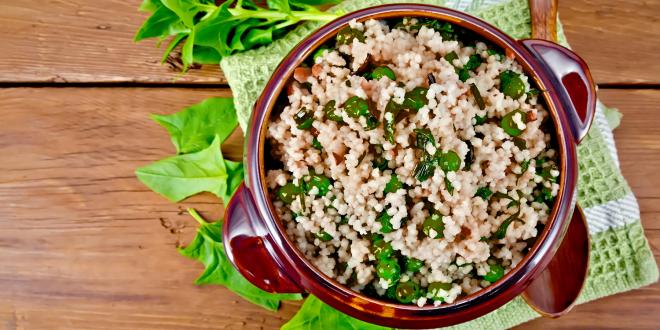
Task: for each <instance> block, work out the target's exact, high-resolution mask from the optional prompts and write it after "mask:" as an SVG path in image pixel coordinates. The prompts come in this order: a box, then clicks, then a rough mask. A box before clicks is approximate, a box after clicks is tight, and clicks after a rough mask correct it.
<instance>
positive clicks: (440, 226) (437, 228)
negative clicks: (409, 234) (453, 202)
mask: <svg viewBox="0 0 660 330" xmlns="http://www.w3.org/2000/svg"><path fill="white" fill-rule="evenodd" d="M444 230H445V224H444V223H443V222H442V214H440V213H436V212H433V214H431V216H430V217H428V218H426V219H425V220H424V223H422V232H424V235H426V236H428V237H430V238H442V237H444V236H445V235H444Z"/></svg>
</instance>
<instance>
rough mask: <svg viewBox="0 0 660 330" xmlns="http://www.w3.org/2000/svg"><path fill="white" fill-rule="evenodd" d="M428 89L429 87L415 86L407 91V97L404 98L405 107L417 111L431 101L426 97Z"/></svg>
mask: <svg viewBox="0 0 660 330" xmlns="http://www.w3.org/2000/svg"><path fill="white" fill-rule="evenodd" d="M428 91H429V89H428V88H424V87H415V88H414V89H413V90H411V91H410V92H408V93H406V95H405V98H404V99H403V107H404V108H406V109H408V110H412V111H415V112H416V111H418V110H419V109H421V108H422V107H423V106H425V105H427V104H428V103H429V100H428V99H427V98H426V94H427V93H428Z"/></svg>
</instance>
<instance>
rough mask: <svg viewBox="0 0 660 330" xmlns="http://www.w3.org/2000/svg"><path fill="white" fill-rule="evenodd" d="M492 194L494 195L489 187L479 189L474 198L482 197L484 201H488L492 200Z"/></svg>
mask: <svg viewBox="0 0 660 330" xmlns="http://www.w3.org/2000/svg"><path fill="white" fill-rule="evenodd" d="M492 194H493V192H492V191H491V190H490V188H488V187H479V189H477V192H476V193H475V194H474V196H475V197H476V196H479V197H481V198H483V199H484V200H486V201H487V200H488V199H489V198H490V195H492Z"/></svg>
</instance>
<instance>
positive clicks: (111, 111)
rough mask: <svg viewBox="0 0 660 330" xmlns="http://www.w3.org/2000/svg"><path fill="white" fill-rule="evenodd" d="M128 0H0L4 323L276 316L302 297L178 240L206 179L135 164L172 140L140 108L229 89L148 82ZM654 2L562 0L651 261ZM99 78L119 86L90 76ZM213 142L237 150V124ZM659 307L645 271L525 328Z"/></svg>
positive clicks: (652, 311)
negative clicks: (153, 179)
mask: <svg viewBox="0 0 660 330" xmlns="http://www.w3.org/2000/svg"><path fill="white" fill-rule="evenodd" d="M138 2H139V1H136V0H134V1H128V2H123V1H116V0H113V1H89V0H86V1H85V0H68V1H64V0H62V1H55V0H53V1H38V2H37V1H18V0H7V1H3V2H2V3H0V26H2V27H3V32H4V33H3V34H2V35H0V41H2V42H1V43H0V44H2V45H3V48H2V51H1V52H0V59H1V61H0V154H1V155H3V156H2V157H1V158H0V214H1V216H0V329H127V330H128V329H131V330H132V329H193V328H194V329H205V328H209V329H237V328H249V329H275V328H277V327H279V325H281V324H282V323H283V322H285V321H286V320H287V319H289V318H290V317H291V315H293V314H294V313H295V311H296V309H297V306H298V303H285V304H284V306H283V308H282V309H281V310H280V311H279V312H277V313H273V312H268V311H264V310H262V309H260V308H259V307H256V306H253V305H251V304H250V303H247V302H245V301H243V300H242V299H240V298H238V297H236V296H235V295H234V294H232V293H231V292H229V291H227V290H226V289H224V288H221V287H216V286H211V287H196V286H194V285H192V282H193V280H194V279H195V278H196V277H197V276H198V275H199V274H200V272H201V270H202V267H201V265H200V264H198V263H197V262H195V261H191V260H188V259H186V258H183V257H181V256H180V255H179V254H178V252H177V251H176V246H177V245H180V244H185V243H186V242H188V241H189V240H190V239H191V237H192V235H193V234H194V230H195V222H194V220H192V219H191V218H189V217H188V215H187V214H185V213H184V209H185V208H186V207H191V206H192V207H195V208H198V209H199V210H200V211H201V212H202V214H203V215H205V216H207V217H208V218H217V217H219V216H221V214H222V206H221V205H220V204H219V203H218V201H217V199H215V198H214V197H212V196H209V195H203V196H196V197H193V198H191V199H189V200H186V201H185V202H184V203H181V204H172V203H170V202H168V201H167V200H165V199H164V198H162V197H160V196H158V195H156V194H155V193H152V192H151V191H149V190H148V189H147V188H146V187H144V186H143V185H141V184H140V183H139V182H138V181H137V180H136V179H135V177H134V174H133V171H134V169H135V168H136V167H138V166H141V165H144V164H147V163H149V162H151V161H154V160H156V159H160V158H162V157H165V156H168V155H171V154H172V153H173V152H174V148H173V147H172V145H171V143H170V141H169V139H168V137H167V134H166V132H165V131H164V129H162V128H161V127H160V126H158V125H156V124H155V123H153V122H151V120H150V119H149V118H148V116H147V115H148V114H149V113H172V112H175V111H177V110H179V109H180V108H182V107H184V106H187V105H190V104H193V103H196V102H199V101H201V100H203V99H204V98H207V97H210V96H228V95H230V91H229V90H228V89H227V88H226V86H223V85H222V84H223V82H224V81H223V78H222V76H221V74H220V73H219V71H218V69H217V67H214V66H208V67H205V68H203V69H202V70H197V71H193V72H191V73H190V74H188V75H185V76H183V77H180V78H179V79H178V80H177V81H176V83H175V84H174V85H173V86H171V87H164V86H162V85H158V86H157V87H156V86H150V83H159V84H165V83H169V82H171V81H172V79H173V78H176V77H177V76H178V74H177V73H176V72H175V71H173V70H171V69H169V68H168V67H167V66H160V65H159V64H157V63H156V62H157V59H158V58H159V55H160V50H158V49H154V48H153V44H149V42H145V43H140V44H137V45H136V44H133V42H132V40H131V38H132V35H133V33H134V31H135V30H136V29H137V27H138V25H139V23H140V20H141V18H143V15H141V14H139V13H137V12H136V8H137V5H138ZM658 12H660V1H657V0H655V1H630V2H628V1H608V2H601V1H590V0H581V1H570V2H569V1H560V16H561V18H562V20H563V22H564V28H565V30H566V31H567V33H568V35H569V40H570V42H571V44H572V45H573V47H574V48H575V49H576V50H577V51H578V52H579V53H580V54H581V55H583V56H584V57H585V58H586V59H587V61H588V62H589V63H590V65H591V67H592V69H593V71H594V75H595V76H596V79H597V80H598V81H599V82H600V83H601V84H604V85H603V86H605V87H603V88H601V91H600V96H601V98H602V100H603V101H604V102H605V103H606V104H608V105H610V106H614V107H618V108H619V109H620V110H621V112H622V113H623V114H624V119H623V122H622V125H621V127H620V128H619V129H617V131H616V132H615V137H616V141H617V146H618V148H619V151H620V157H621V165H622V170H623V173H624V175H625V176H626V178H627V179H628V181H629V183H630V185H631V187H632V189H633V191H634V192H635V193H636V194H637V197H638V198H639V202H640V206H641V210H642V222H643V224H644V226H645V229H646V235H647V237H648V239H649V241H650V244H651V247H652V249H653V253H654V255H655V256H656V260H658V261H660V190H659V189H658V187H659V186H660V172H659V171H657V164H659V163H660V126H659V125H658V123H659V122H660V111H658V104H660V90H659V89H655V87H657V86H660V64H658V61H657V60H658V56H657V54H658V52H659V51H660V46H659V45H660V44H659V43H658V42H656V41H657V40H658V37H660V29H659V28H658V23H657V18H655V16H654V15H655V14H657V13H658ZM71 82H74V83H76V84H71ZM108 82H112V83H116V85H117V86H114V85H113V84H108V85H107V86H106V85H103V86H105V87H98V86H99V84H98V83H108ZM128 83H130V84H128ZM33 84H34V85H37V86H40V87H38V88H33V87H28V86H29V85H33ZM190 84H208V85H211V86H206V87H204V88H194V86H190ZM213 84H216V86H213ZM623 85H625V86H623ZM614 87H625V88H623V89H622V88H614ZM223 149H224V152H225V154H227V155H229V157H230V158H234V159H237V158H239V157H240V154H241V135H240V132H238V131H237V132H235V134H234V135H233V137H232V138H231V139H230V140H229V141H228V142H227V143H225V145H224V146H223ZM659 320H660V285H658V284H654V285H652V286H649V287H646V288H642V289H639V290H636V291H632V292H628V293H624V294H620V295H616V296H612V297H608V298H604V299H601V300H598V301H595V302H591V303H588V304H585V305H581V306H578V307H576V308H575V310H574V311H572V312H571V313H569V314H568V315H566V316H564V317H562V318H560V319H558V320H544V319H539V320H536V321H533V322H530V323H528V324H526V325H523V326H522V327H521V328H534V329H537V328H541V327H543V328H585V329H593V328H657V326H658V321H659Z"/></svg>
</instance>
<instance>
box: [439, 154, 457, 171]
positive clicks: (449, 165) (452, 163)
mask: <svg viewBox="0 0 660 330" xmlns="http://www.w3.org/2000/svg"><path fill="white" fill-rule="evenodd" d="M438 165H440V168H441V169H442V170H443V171H445V172H454V171H458V169H460V168H461V157H459V156H458V154H457V153H456V152H454V151H452V150H449V151H447V152H443V153H442V155H440V159H438Z"/></svg>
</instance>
